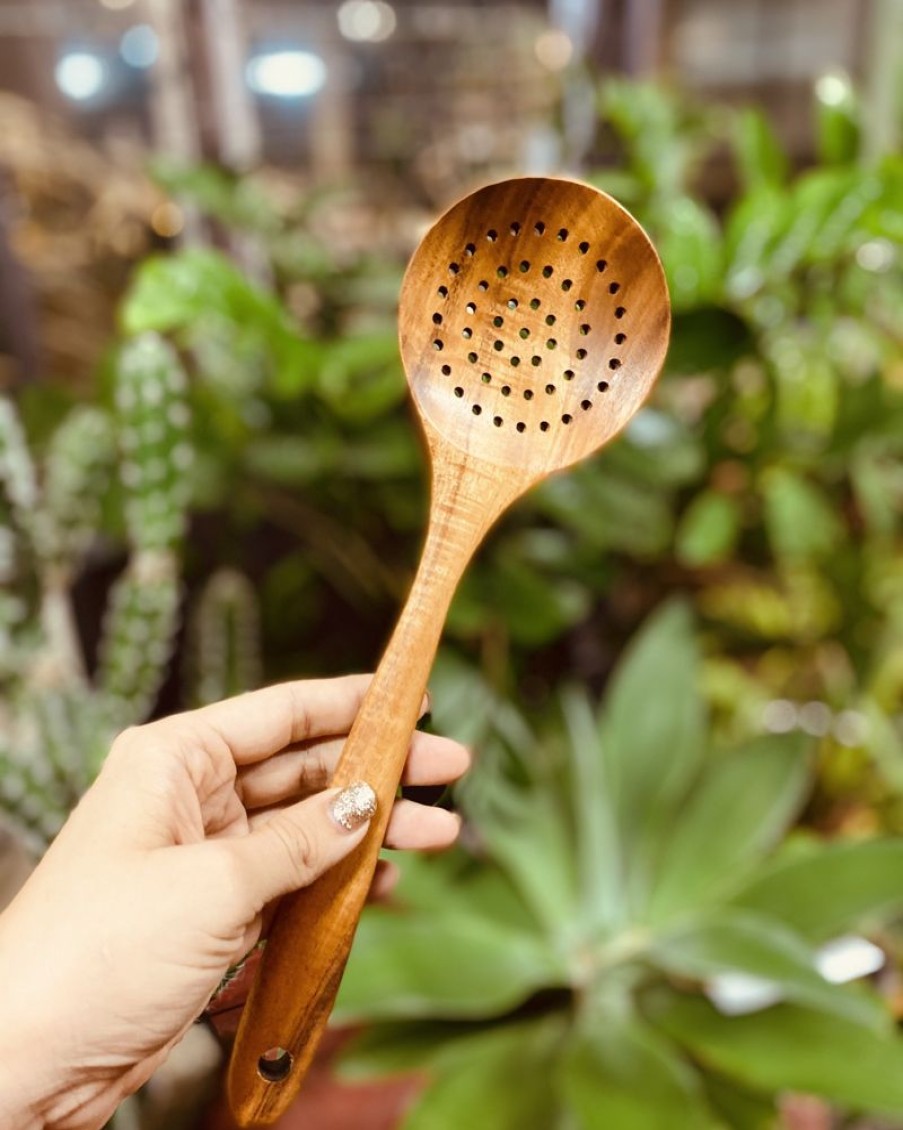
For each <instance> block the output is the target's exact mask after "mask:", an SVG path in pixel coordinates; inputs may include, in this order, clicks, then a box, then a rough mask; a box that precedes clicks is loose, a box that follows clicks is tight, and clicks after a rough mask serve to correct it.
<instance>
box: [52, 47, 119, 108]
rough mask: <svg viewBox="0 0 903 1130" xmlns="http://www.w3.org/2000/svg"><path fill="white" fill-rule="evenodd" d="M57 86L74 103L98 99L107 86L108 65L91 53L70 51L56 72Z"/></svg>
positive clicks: (58, 65)
mask: <svg viewBox="0 0 903 1130" xmlns="http://www.w3.org/2000/svg"><path fill="white" fill-rule="evenodd" d="M54 77H55V78H56V85H57V86H58V87H59V88H60V90H61V91H62V92H63V94H65V95H66V97H67V98H71V99H72V100H73V102H88V101H90V99H92V98H96V97H97V95H98V94H100V93H101V91H102V90H103V89H104V87H105V86H106V85H107V81H108V78H109V74H108V71H107V64H106V63H105V62H104V60H103V59H102V58H101V57H100V56H99V55H95V54H93V52H90V51H70V52H68V54H66V55H63V57H62V58H61V59H60V60H59V62H58V63H57V65H56V70H55V72H54Z"/></svg>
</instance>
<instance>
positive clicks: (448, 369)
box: [442, 365, 451, 377]
mask: <svg viewBox="0 0 903 1130" xmlns="http://www.w3.org/2000/svg"><path fill="white" fill-rule="evenodd" d="M442 375H443V377H450V376H451V365H443V366H442Z"/></svg>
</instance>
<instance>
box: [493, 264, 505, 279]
mask: <svg viewBox="0 0 903 1130" xmlns="http://www.w3.org/2000/svg"><path fill="white" fill-rule="evenodd" d="M495 273H496V274H497V275H498V277H499V278H500V279H506V278H507V277H508V268H507V267H499V268H498V270H497V271H496V272H495Z"/></svg>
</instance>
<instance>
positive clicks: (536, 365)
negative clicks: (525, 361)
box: [530, 356, 542, 369]
mask: <svg viewBox="0 0 903 1130" xmlns="http://www.w3.org/2000/svg"><path fill="white" fill-rule="evenodd" d="M530 364H531V365H532V366H533V368H534V369H538V368H539V366H540V365H541V364H542V358H541V357H539V356H533V357H531V358H530Z"/></svg>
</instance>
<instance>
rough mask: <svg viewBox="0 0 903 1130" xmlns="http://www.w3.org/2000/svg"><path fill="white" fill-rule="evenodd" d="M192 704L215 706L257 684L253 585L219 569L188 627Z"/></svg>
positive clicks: (257, 630) (256, 614)
mask: <svg viewBox="0 0 903 1130" xmlns="http://www.w3.org/2000/svg"><path fill="white" fill-rule="evenodd" d="M191 642H192V665H193V672H192V673H193V676H194V694H193V698H194V701H195V702H197V703H198V704H199V705H203V704H205V703H208V702H216V701H217V700H218V699H221V698H226V697H228V696H229V695H233V694H238V693H239V692H241V691H246V690H249V689H250V688H252V687H256V686H258V685H259V683H260V677H261V660H260V612H259V607H258V602H257V594H256V593H255V591H254V588H253V586H252V585H251V582H250V581H249V580H248V579H247V577H245V576H244V574H242V573H238V572H236V571H235V570H234V569H220V570H219V571H218V572H216V573H214V574H213V576H212V577H211V578H210V580H209V581H208V582H207V585H206V587H205V588H204V591H203V593H202V594H201V597H200V600H199V601H198V604H197V608H196V610H195V614H194V617H193V621H192V631H191Z"/></svg>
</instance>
